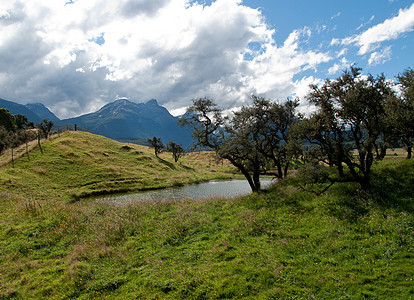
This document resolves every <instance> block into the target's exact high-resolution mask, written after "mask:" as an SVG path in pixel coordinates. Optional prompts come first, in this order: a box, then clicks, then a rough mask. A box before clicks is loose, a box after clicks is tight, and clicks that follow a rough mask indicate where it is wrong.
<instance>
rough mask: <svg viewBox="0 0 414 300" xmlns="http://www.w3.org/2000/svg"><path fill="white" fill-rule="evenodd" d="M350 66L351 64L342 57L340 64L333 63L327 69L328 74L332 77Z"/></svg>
mask: <svg viewBox="0 0 414 300" xmlns="http://www.w3.org/2000/svg"><path fill="white" fill-rule="evenodd" d="M350 65H351V63H350V62H349V61H348V60H347V59H346V58H345V57H343V58H342V59H341V60H340V63H334V65H333V66H332V67H330V68H329V69H328V74H329V75H333V74H336V73H338V72H339V71H344V70H345V69H347V68H349V67H350Z"/></svg>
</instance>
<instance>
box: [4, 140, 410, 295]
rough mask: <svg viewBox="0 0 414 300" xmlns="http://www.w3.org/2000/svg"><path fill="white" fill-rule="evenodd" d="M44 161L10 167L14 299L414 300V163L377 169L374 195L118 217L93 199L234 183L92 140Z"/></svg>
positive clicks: (9, 257)
mask: <svg viewBox="0 0 414 300" xmlns="http://www.w3.org/2000/svg"><path fill="white" fill-rule="evenodd" d="M44 150H45V153H44V154H43V155H42V154H41V153H37V152H36V151H37V150H36V149H34V150H33V151H32V152H31V153H30V154H31V156H30V161H29V160H28V159H27V158H25V157H24V156H22V157H21V158H20V159H19V160H18V161H17V162H16V165H15V168H11V167H10V165H9V164H7V165H4V166H2V167H1V177H0V180H1V187H0V199H1V201H0V214H1V216H0V226H1V228H2V230H1V233H0V253H1V255H0V297H1V298H3V299H44V298H50V299H73V298H77V299H183V298H188V299H229V298H232V299H236V298H238V299H240V298H245V299H313V298H317V299H341V298H343V299H361V298H373V299H374V298H375V299H378V298H381V299H410V298H413V297H414V284H413V279H414V268H413V258H414V235H413V227H414V217H413V212H414V201H413V200H414V199H413V198H414V195H413V190H414V161H413V160H400V159H397V160H392V159H389V160H387V161H383V162H378V163H376V164H375V165H374V171H373V179H372V184H373V190H372V191H371V192H369V193H368V192H364V191H361V190H360V189H359V188H358V185H355V184H351V183H338V184H335V185H333V186H332V187H331V189H329V190H328V191H327V192H326V193H324V194H323V195H322V196H316V195H315V194H313V193H309V192H305V191H303V190H301V189H300V185H301V182H300V181H299V180H298V179H296V178H294V177H292V178H288V179H286V180H284V181H283V182H280V183H278V184H277V185H275V186H273V187H272V188H270V189H269V190H267V191H263V192H262V193H254V194H252V195H250V196H246V197H240V198H234V199H219V198H218V199H206V200H200V201H190V200H185V199H183V200H182V201H176V202H162V203H157V202H153V203H137V204H134V205H128V206H122V207H121V206H115V205H102V204H97V203H96V202H93V201H88V200H87V199H83V196H86V195H91V194H95V193H104V192H111V191H124V190H134V189H140V188H144V187H145V188H148V187H150V188H157V187H162V186H170V185H179V184H185V183H187V182H190V181H199V180H206V179H209V178H213V177H217V178H220V177H232V176H235V175H234V170H233V169H232V168H231V167H230V166H228V165H226V164H225V163H222V162H219V163H217V162H215V160H214V157H213V156H210V157H209V155H211V154H206V153H195V154H193V155H195V157H186V158H184V159H183V160H182V161H181V164H173V163H172V162H173V160H172V158H170V156H169V155H168V154H163V155H162V156H161V159H157V158H156V157H155V156H154V155H153V154H151V150H149V149H147V148H145V147H141V146H135V145H126V144H119V143H117V142H114V141H111V140H107V139H104V138H102V137H97V136H93V135H90V134H86V133H68V134H63V135H62V136H60V137H58V138H56V139H53V140H51V141H49V142H45V144H44ZM52 153H55V154H53V155H52ZM115 153H116V155H115ZM105 154H106V155H108V156H106V155H105ZM207 157H209V158H208V159H207ZM131 160H132V161H135V162H136V164H135V165H129V164H130V162H131ZM145 172H146V173H145ZM157 176H158V177H157ZM26 183H27V184H26Z"/></svg>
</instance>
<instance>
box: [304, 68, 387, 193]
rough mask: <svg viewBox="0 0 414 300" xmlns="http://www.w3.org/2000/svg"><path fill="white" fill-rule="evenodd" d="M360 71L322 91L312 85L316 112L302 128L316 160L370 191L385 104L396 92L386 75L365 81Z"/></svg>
mask: <svg viewBox="0 0 414 300" xmlns="http://www.w3.org/2000/svg"><path fill="white" fill-rule="evenodd" d="M360 70H361V69H359V68H356V67H351V69H350V70H349V71H345V72H344V73H343V75H342V76H341V77H339V78H338V79H336V80H333V81H330V80H326V81H325V83H324V84H323V85H322V86H321V87H318V86H316V85H312V86H311V92H310V93H309V94H308V96H307V98H308V100H309V101H310V102H311V103H313V104H314V105H315V106H316V108H317V112H316V113H315V114H313V115H312V116H311V117H310V118H308V119H307V120H305V121H304V122H303V123H302V124H301V125H300V126H301V127H302V128H301V129H302V133H304V136H305V138H306V139H307V141H308V143H310V144H312V145H314V147H313V149H312V151H311V155H313V157H315V158H318V159H319V160H320V161H323V162H326V163H327V164H328V165H330V166H336V167H337V169H338V173H339V176H340V177H341V178H342V180H352V181H356V182H358V183H360V185H361V187H362V188H364V189H368V188H369V187H370V175H371V168H372V164H373V162H374V151H375V147H376V143H378V141H379V140H380V139H381V138H382V137H383V135H384V119H385V116H386V114H385V110H384V107H385V102H386V100H387V99H389V97H391V96H392V94H393V91H392V89H391V87H390V84H389V83H388V82H387V81H386V80H385V77H384V75H381V76H378V77H377V78H374V77H373V76H372V75H369V76H367V77H363V76H361V73H360ZM354 151H355V152H356V157H354ZM344 165H345V166H346V167H347V169H348V171H349V174H350V177H348V178H347V176H346V174H345V172H344Z"/></svg>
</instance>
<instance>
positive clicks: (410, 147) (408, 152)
mask: <svg viewBox="0 0 414 300" xmlns="http://www.w3.org/2000/svg"><path fill="white" fill-rule="evenodd" d="M412 152H413V147H412V146H407V159H411V156H412Z"/></svg>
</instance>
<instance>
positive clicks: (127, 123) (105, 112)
mask: <svg viewBox="0 0 414 300" xmlns="http://www.w3.org/2000/svg"><path fill="white" fill-rule="evenodd" d="M0 107H4V108H7V109H8V110H9V111H10V113H12V114H14V115H15V114H18V113H20V114H22V115H25V116H26V117H27V118H28V119H29V121H32V122H35V123H36V122H40V121H41V120H43V119H49V120H51V121H52V122H53V123H54V124H55V125H56V127H59V128H66V127H69V126H68V125H75V124H76V125H77V127H78V128H79V129H84V130H87V131H89V132H91V133H95V134H99V135H103V136H106V137H108V138H111V139H114V140H118V141H124V142H125V141H129V142H135V143H139V144H146V140H147V139H150V138H153V137H154V136H155V137H159V138H161V141H162V142H163V143H164V144H166V143H168V142H170V141H172V142H174V143H177V144H181V145H183V147H184V148H189V146H190V145H191V143H192V134H191V131H190V130H189V129H188V128H183V127H180V126H178V117H174V116H172V115H171V114H170V113H169V111H168V110H167V109H166V108H165V107H163V106H160V105H159V104H158V102H157V100H155V99H152V100H150V101H148V102H146V103H134V102H131V101H129V100H127V99H118V100H116V101H114V102H111V103H108V104H106V105H105V106H103V107H102V108H101V109H99V110H98V111H96V112H93V113H89V114H85V115H81V116H78V117H75V118H69V119H64V120H60V119H59V118H58V117H56V116H55V115H54V114H53V113H52V112H51V111H50V110H49V109H48V108H47V107H45V106H44V105H43V104H41V103H34V104H27V105H22V104H18V103H15V102H12V101H7V100H4V99H0ZM71 127H72V126H71ZM72 128H73V127H72Z"/></svg>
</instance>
